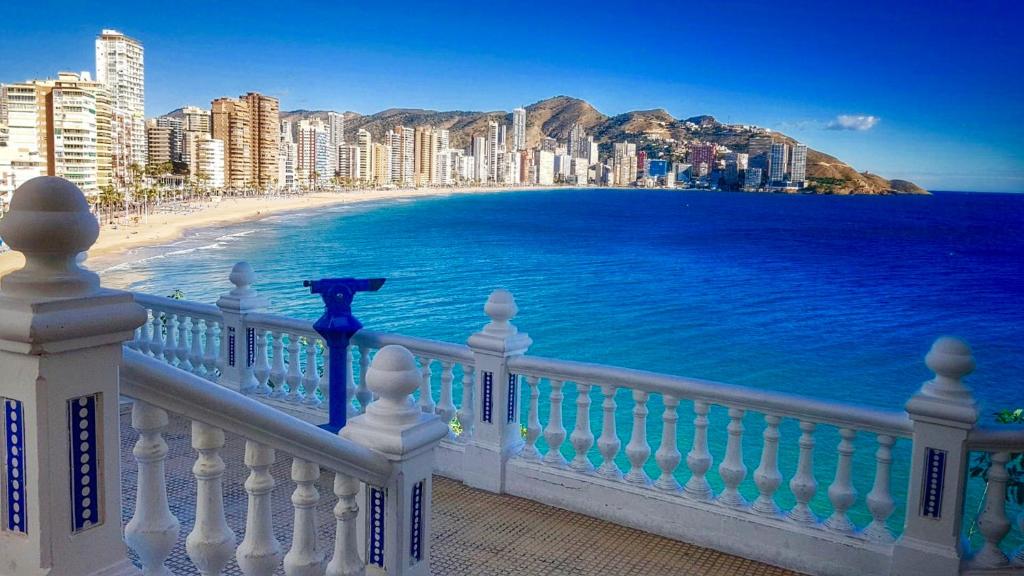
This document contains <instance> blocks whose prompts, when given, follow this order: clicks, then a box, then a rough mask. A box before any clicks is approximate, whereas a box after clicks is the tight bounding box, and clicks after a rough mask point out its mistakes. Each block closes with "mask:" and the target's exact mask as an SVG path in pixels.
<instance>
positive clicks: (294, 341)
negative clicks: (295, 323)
mask: <svg viewBox="0 0 1024 576" xmlns="http://www.w3.org/2000/svg"><path fill="white" fill-rule="evenodd" d="M299 364H300V362H299V337H298V336H296V335H295V334H289V335H288V373H287V374H285V377H284V381H285V382H287V383H288V400H289V401H291V402H301V401H302V390H300V388H301V384H302V368H301V367H300V366H299Z"/></svg>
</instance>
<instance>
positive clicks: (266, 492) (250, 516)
mask: <svg viewBox="0 0 1024 576" xmlns="http://www.w3.org/2000/svg"><path fill="white" fill-rule="evenodd" d="M273 464H274V449H273V448H268V447H267V446H264V445H262V444H259V443H258V442H254V441H252V440H246V442H245V465H246V467H248V468H249V477H248V478H247V479H246V480H245V491H246V492H248V493H249V505H248V509H247V512H246V517H245V537H244V538H243V539H242V543H241V544H239V545H238V550H236V551H235V559H236V560H237V561H238V566H239V567H240V568H241V569H242V573H243V574H245V575H246V576H270V575H271V574H273V573H274V570H275V569H276V568H277V565H278V564H280V562H281V544H280V542H278V541H277V538H275V537H274V518H273V516H272V515H271V504H270V502H271V500H270V498H271V496H270V494H271V492H272V491H273V490H274V484H275V482H274V477H273V476H272V475H271V474H270V467H271V465H273Z"/></svg>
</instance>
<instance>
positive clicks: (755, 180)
mask: <svg viewBox="0 0 1024 576" xmlns="http://www.w3.org/2000/svg"><path fill="white" fill-rule="evenodd" d="M763 178H764V177H763V176H762V174H761V169H760V168H754V167H750V166H748V167H747V172H746V174H745V175H744V177H743V189H744V190H746V191H747V192H753V191H755V190H757V189H758V188H760V187H761V182H762V181H763Z"/></svg>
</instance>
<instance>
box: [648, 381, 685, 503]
mask: <svg viewBox="0 0 1024 576" xmlns="http://www.w3.org/2000/svg"><path fill="white" fill-rule="evenodd" d="M662 400H663V402H664V404H665V408H664V410H663V411H662V413H661V426H662V428H661V445H660V446H658V451H657V452H655V453H654V461H655V462H657V464H658V469H659V470H661V474H660V475H659V476H658V480H657V481H655V483H654V485H655V486H657V487H658V488H660V489H662V490H667V491H670V492H675V491H676V490H679V488H680V486H679V481H678V480H676V467H678V466H679V462H681V461H682V459H683V456H682V454H681V453H680V452H679V447H678V446H677V444H678V442H677V439H676V436H677V425H678V422H679V414H678V411H677V409H678V408H679V398H676V397H675V396H669V395H664V396H662Z"/></svg>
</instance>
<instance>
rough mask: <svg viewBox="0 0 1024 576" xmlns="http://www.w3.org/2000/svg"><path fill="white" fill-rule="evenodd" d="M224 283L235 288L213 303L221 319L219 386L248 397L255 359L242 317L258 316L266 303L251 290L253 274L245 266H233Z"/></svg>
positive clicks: (251, 335)
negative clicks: (215, 304)
mask: <svg viewBox="0 0 1024 576" xmlns="http://www.w3.org/2000/svg"><path fill="white" fill-rule="evenodd" d="M228 279H229V280H231V283H232V284H234V285H235V287H234V288H232V289H231V291H230V292H228V293H227V294H225V295H223V296H221V297H220V299H219V300H217V307H218V308H220V311H221V314H223V315H224V325H223V326H222V327H221V334H220V337H221V343H220V353H221V363H222V365H223V368H222V369H221V370H222V373H221V376H220V383H221V384H222V385H224V386H227V387H228V388H231V389H233V390H238V391H240V392H243V393H247V394H249V393H253V392H255V391H256V389H257V386H258V382H257V380H256V376H255V374H254V372H253V371H254V369H255V367H254V362H255V359H256V332H255V330H253V329H252V328H250V327H249V326H248V325H247V324H246V322H245V315H246V314H248V313H250V312H262V311H264V310H266V308H267V306H268V305H269V304H270V303H269V301H268V300H267V299H266V298H263V297H262V296H260V295H259V294H257V293H256V290H255V289H254V288H253V287H252V284H253V282H255V281H256V272H254V271H253V269H252V266H250V265H249V263H248V262H239V263H237V264H235V265H234V267H232V268H231V275H230V276H228Z"/></svg>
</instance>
